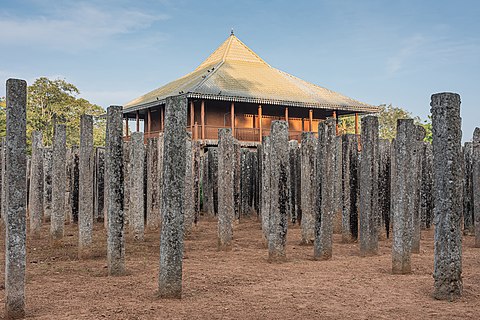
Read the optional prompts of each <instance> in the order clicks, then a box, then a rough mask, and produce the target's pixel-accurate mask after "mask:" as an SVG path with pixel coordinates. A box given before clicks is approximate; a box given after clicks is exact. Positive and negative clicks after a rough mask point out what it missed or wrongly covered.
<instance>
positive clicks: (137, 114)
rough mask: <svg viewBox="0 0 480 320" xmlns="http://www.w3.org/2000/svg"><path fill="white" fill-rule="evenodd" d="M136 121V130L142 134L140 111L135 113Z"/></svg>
mask: <svg viewBox="0 0 480 320" xmlns="http://www.w3.org/2000/svg"><path fill="white" fill-rule="evenodd" d="M135 121H136V125H137V126H136V129H137V132H140V111H138V110H137V112H135Z"/></svg>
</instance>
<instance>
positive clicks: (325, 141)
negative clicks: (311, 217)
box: [302, 119, 335, 260]
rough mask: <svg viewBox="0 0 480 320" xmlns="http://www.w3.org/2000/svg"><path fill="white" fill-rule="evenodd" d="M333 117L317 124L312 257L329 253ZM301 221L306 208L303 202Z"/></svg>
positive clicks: (332, 184) (331, 218) (327, 256)
mask: <svg viewBox="0 0 480 320" xmlns="http://www.w3.org/2000/svg"><path fill="white" fill-rule="evenodd" d="M334 139H335V119H327V120H325V121H324V122H321V123H320V124H319V126H318V145H317V182H316V184H317V191H316V194H315V198H316V199H315V201H316V204H317V205H316V208H315V211H316V214H315V241H314V251H313V258H314V259H315V260H328V259H330V258H331V257H332V240H333V217H334V214H335V211H334V210H335V207H334V201H335V199H334V198H335V195H334V182H335V176H334V175H335V141H334ZM302 215H303V218H302V221H303V219H305V208H304V207H303V206H302Z"/></svg>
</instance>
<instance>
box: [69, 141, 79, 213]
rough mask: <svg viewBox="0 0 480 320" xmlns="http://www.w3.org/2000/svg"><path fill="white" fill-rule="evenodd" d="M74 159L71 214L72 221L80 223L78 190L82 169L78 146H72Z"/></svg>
mask: <svg viewBox="0 0 480 320" xmlns="http://www.w3.org/2000/svg"><path fill="white" fill-rule="evenodd" d="M70 154H71V157H72V160H71V161H72V171H71V172H70V174H71V177H70V181H71V190H70V202H71V213H70V221H71V222H77V221H78V206H79V203H78V202H79V194H78V189H79V188H80V167H79V164H80V163H79V158H80V150H79V148H78V146H72V151H71V153H70Z"/></svg>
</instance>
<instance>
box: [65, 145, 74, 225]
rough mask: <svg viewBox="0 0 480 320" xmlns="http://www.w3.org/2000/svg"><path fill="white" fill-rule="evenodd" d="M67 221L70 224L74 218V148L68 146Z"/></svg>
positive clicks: (66, 168)
mask: <svg viewBox="0 0 480 320" xmlns="http://www.w3.org/2000/svg"><path fill="white" fill-rule="evenodd" d="M65 157H66V159H67V160H66V162H65V223H66V224H70V223H72V222H73V219H72V168H73V164H72V148H67V152H66V154H65Z"/></svg>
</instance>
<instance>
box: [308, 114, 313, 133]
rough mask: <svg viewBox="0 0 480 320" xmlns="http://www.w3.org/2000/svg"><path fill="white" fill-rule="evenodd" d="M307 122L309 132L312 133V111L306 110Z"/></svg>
mask: <svg viewBox="0 0 480 320" xmlns="http://www.w3.org/2000/svg"><path fill="white" fill-rule="evenodd" d="M308 122H309V128H310V132H313V110H312V109H310V110H308Z"/></svg>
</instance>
